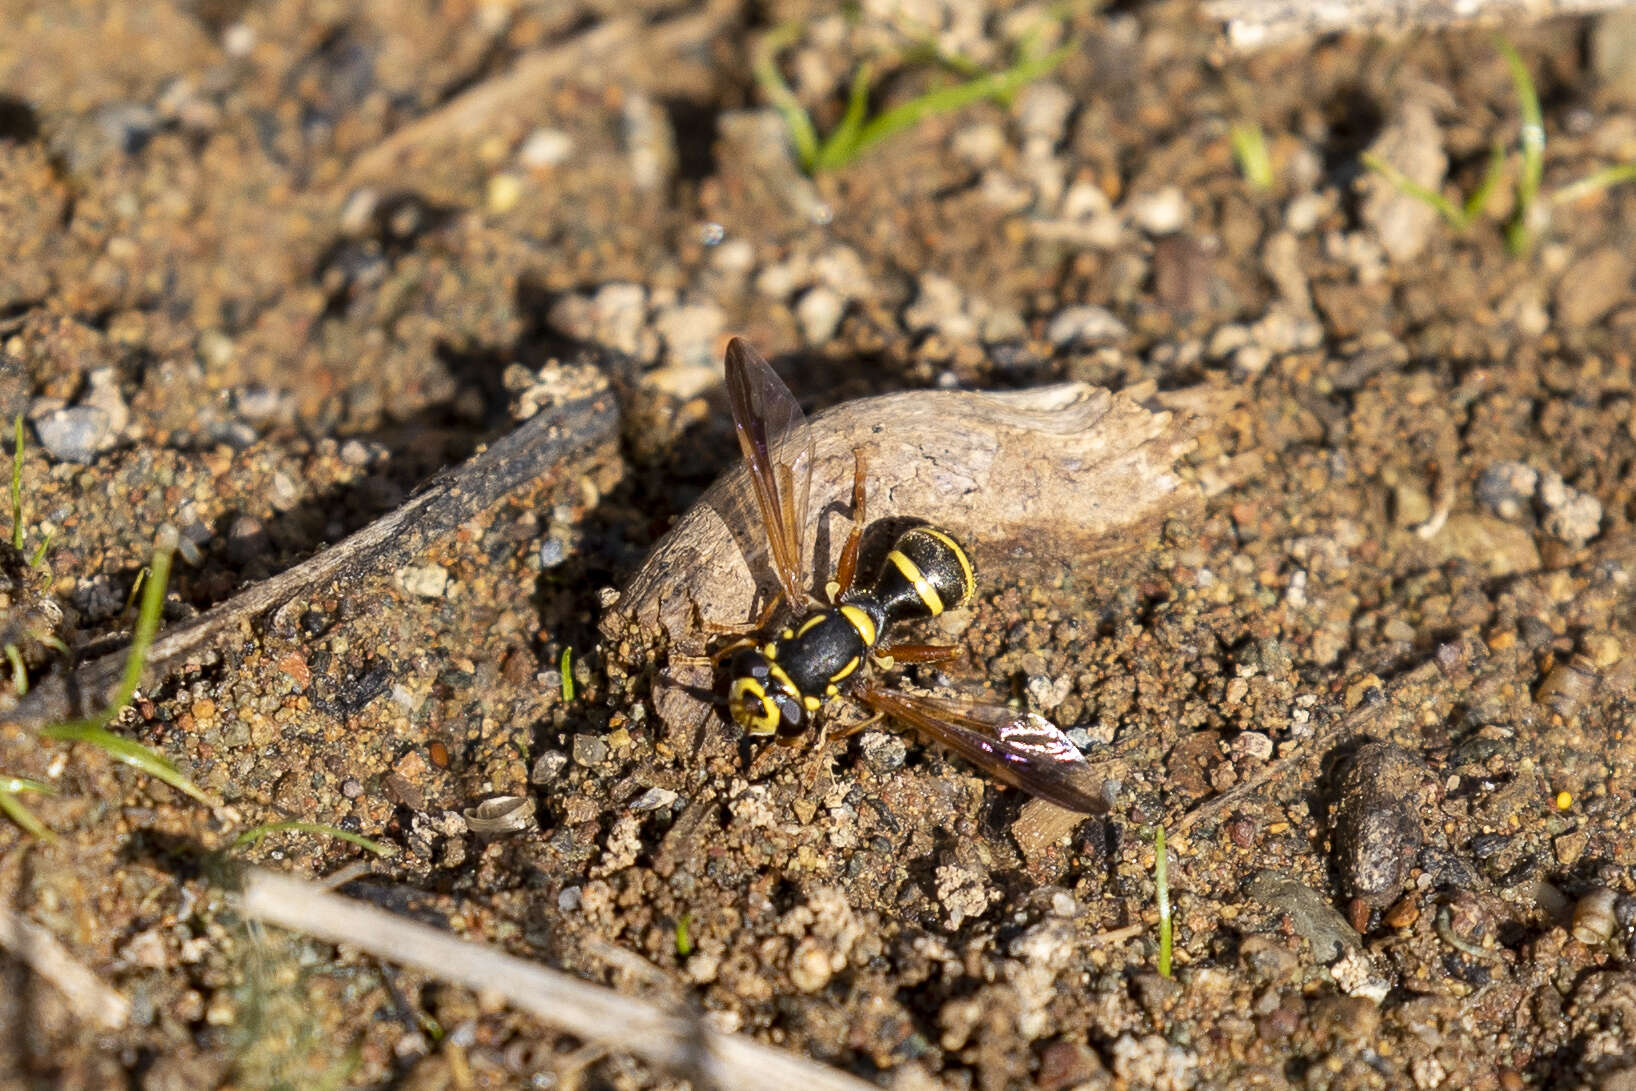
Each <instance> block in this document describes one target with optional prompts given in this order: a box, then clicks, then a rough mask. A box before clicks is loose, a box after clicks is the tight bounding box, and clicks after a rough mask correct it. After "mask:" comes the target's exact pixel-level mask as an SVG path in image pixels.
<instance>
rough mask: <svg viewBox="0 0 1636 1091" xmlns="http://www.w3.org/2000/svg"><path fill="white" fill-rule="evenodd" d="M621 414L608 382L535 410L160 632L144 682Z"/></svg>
mask: <svg viewBox="0 0 1636 1091" xmlns="http://www.w3.org/2000/svg"><path fill="white" fill-rule="evenodd" d="M618 420H619V411H618V407H617V405H616V404H615V401H614V397H613V394H612V393H611V392H610V391H609V390H608V389H607V388H606V387H601V388H599V389H597V390H595V391H593V392H591V393H587V394H583V395H581V396H579V397H575V398H571V399H569V400H567V401H564V402H563V403H562V404H561V405H558V406H556V407H554V408H550V409H546V410H543V411H541V412H540V413H539V414H538V415H537V416H534V417H532V418H530V419H529V420H527V421H525V422H524V423H523V424H522V425H520V426H519V427H517V428H515V429H513V430H512V431H511V432H509V433H507V434H506V435H505V436H502V437H501V438H500V439H499V440H497V441H496V442H495V443H494V444H493V445H491V446H490V447H489V448H488V449H487V450H485V451H483V452H482V453H480V454H478V455H475V456H474V457H472V458H470V459H468V460H467V461H466V462H464V463H463V464H461V465H460V466H458V467H455V468H454V469H452V470H448V471H446V472H444V473H443V474H441V475H439V476H437V477H435V478H433V479H432V481H431V483H430V484H429V485H427V486H426V488H425V489H424V490H423V491H422V492H420V493H419V494H417V495H416V496H414V497H413V498H412V499H410V500H409V501H408V502H407V503H405V504H404V505H403V506H401V507H399V508H397V509H396V510H395V511H392V512H389V513H388V514H386V515H383V516H381V517H380V518H379V519H377V520H375V521H374V522H373V523H371V524H369V525H368V526H367V527H364V528H363V529H362V530H360V531H358V532H356V533H355V534H352V535H351V536H350V537H348V538H346V539H345V540H343V541H341V542H339V543H337V544H336V545H334V546H331V547H330V548H329V549H326V550H324V551H323V552H322V553H319V554H318V555H317V556H314V557H311V558H309V559H307V560H305V561H303V562H301V563H300V564H298V565H296V566H295V567H294V568H291V569H289V570H287V571H284V572H281V573H279V574H278V575H276V576H273V577H272V578H270V579H266V580H263V581H262V582H261V583H258V584H256V585H255V586H253V587H249V588H246V589H245V590H244V591H241V592H240V593H239V594H237V595H235V596H233V597H232V598H231V599H228V600H227V601H226V602H224V603H221V604H220V605H218V606H215V607H212V608H211V609H210V610H207V611H205V612H204V613H203V614H200V615H199V616H198V617H195V618H192V619H191V620H188V621H185V622H183V623H181V624H180V625H174V626H172V627H171V628H169V629H167V630H165V631H164V632H163V633H161V634H160V635H159V637H158V639H156V640H155V641H154V642H153V647H152V648H151V649H150V650H149V653H148V663H147V670H146V672H145V674H144V684H145V685H153V684H155V683H156V682H158V681H159V680H161V679H163V678H165V677H166V676H167V675H169V674H171V673H173V672H174V671H176V670H177V669H179V668H180V667H181V666H182V665H183V664H184V663H186V662H189V661H198V660H200V659H201V658H202V657H204V656H206V655H208V654H210V653H212V652H213V651H214V650H215V649H216V647H217V646H219V645H220V644H222V643H223V642H225V641H227V640H229V639H234V638H236V636H237V634H238V632H239V628H240V626H241V625H244V624H246V623H248V622H250V621H253V620H255V619H257V618H259V617H261V616H262V615H264V614H266V613H268V612H269V611H272V610H275V609H277V608H278V607H280V606H283V605H285V604H286V603H289V602H291V601H293V600H295V599H297V598H304V597H307V596H309V595H311V594H313V593H314V592H315V591H317V590H318V589H320V588H322V587H325V586H327V585H329V584H330V583H332V582H334V581H338V580H347V581H351V582H356V581H359V580H362V579H365V578H366V577H369V576H371V575H377V574H380V573H385V572H391V571H392V570H393V569H395V568H397V567H399V566H400V565H402V564H403V563H404V562H405V561H407V560H408V559H410V558H412V557H413V556H414V555H415V554H417V553H419V552H420V551H421V550H422V549H424V548H425V547H426V546H427V545H429V544H430V543H431V542H433V541H436V540H437V539H439V538H441V537H443V536H444V535H446V534H450V533H452V532H453V531H454V530H455V529H456V528H457V527H459V526H460V525H461V524H462V523H464V522H466V521H467V520H469V519H471V518H472V517H474V516H475V515H477V514H478V513H479V512H481V511H483V510H484V509H485V508H487V507H488V506H490V505H491V504H493V503H495V502H496V501H498V500H499V499H500V498H501V497H503V496H505V495H506V494H507V493H509V492H511V491H512V490H514V489H517V488H520V487H522V486H523V485H526V484H529V483H531V482H534V481H536V480H538V479H540V478H544V477H555V476H556V475H560V474H562V473H564V472H565V470H566V468H567V467H569V466H571V465H572V464H573V462H574V460H575V458H576V457H577V456H580V455H583V454H585V453H586V452H589V451H590V450H592V449H594V448H595V447H597V446H599V445H600V444H602V443H604V442H608V441H611V440H613V439H614V438H615V436H616V435H617V431H618ZM124 670H125V652H124V651H123V650H122V651H118V652H113V653H110V654H108V655H104V656H101V657H99V658H97V659H93V660H91V661H90V662H88V663H84V664H81V665H80V666H79V667H78V668H77V669H75V670H74V671H73V672H72V673H70V674H68V675H67V677H63V676H61V675H58V676H54V677H51V678H47V679H45V680H44V681H43V682H41V683H40V685H38V686H36V687H35V688H34V689H33V690H31V691H30V692H29V694H28V696H27V697H25V698H24V699H23V700H22V701H20V702H19V703H18V704H17V706H16V707H15V708H13V709H12V710H11V711H10V712H7V713H4V714H0V719H3V720H5V721H7V722H11V723H15V724H18V725H19V726H21V727H24V728H33V729H37V728H39V727H42V726H44V725H45V724H48V723H52V722H54V721H58V720H63V719H67V718H69V717H71V716H76V715H83V714H84V713H85V712H87V711H88V710H90V709H94V708H101V707H103V705H104V704H105V703H106V700H107V696H108V694H109V693H111V692H112V691H113V689H114V687H115V686H117V685H118V683H119V680H120V676H121V675H122V674H123V673H124Z"/></svg>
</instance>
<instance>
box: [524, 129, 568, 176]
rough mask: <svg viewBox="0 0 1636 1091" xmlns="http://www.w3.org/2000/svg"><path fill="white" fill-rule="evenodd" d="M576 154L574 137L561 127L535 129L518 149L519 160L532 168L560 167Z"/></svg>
mask: <svg viewBox="0 0 1636 1091" xmlns="http://www.w3.org/2000/svg"><path fill="white" fill-rule="evenodd" d="M572 154H574V138H573V137H571V136H569V135H568V134H567V133H565V132H563V131H562V130H561V129H535V130H534V131H533V132H531V133H529V134H528V137H527V138H526V139H525V140H524V141H523V144H522V147H520V148H518V149H517V162H518V163H520V164H522V165H523V166H525V167H528V168H529V169H531V170H544V169H547V168H549V167H560V166H562V165H563V164H564V163H566V162H567V161H568V157H569V156H570V155H572Z"/></svg>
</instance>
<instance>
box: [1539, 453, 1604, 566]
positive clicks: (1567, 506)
mask: <svg viewBox="0 0 1636 1091" xmlns="http://www.w3.org/2000/svg"><path fill="white" fill-rule="evenodd" d="M1535 498H1536V499H1537V500H1538V501H1539V505H1540V508H1541V509H1542V510H1543V512H1544V514H1543V515H1542V516H1541V517H1540V527H1541V528H1542V529H1543V530H1544V531H1545V533H1547V534H1549V535H1550V536H1551V537H1553V538H1555V539H1556V540H1557V541H1559V542H1562V543H1563V544H1565V545H1568V546H1572V547H1574V548H1578V547H1579V546H1582V545H1584V544H1585V543H1586V542H1588V541H1590V540H1591V539H1592V538H1594V537H1596V536H1597V535H1598V534H1600V533H1601V530H1602V502H1601V501H1600V500H1598V499H1596V497H1594V496H1591V495H1590V494H1589V493H1583V492H1580V491H1579V490H1578V489H1576V488H1574V487H1573V486H1571V485H1569V484H1567V483H1566V482H1564V481H1563V480H1562V476H1561V475H1560V474H1558V473H1556V472H1555V471H1552V470H1546V471H1545V472H1543V473H1541V474H1540V477H1539V491H1538V493H1537V494H1536V496H1535Z"/></svg>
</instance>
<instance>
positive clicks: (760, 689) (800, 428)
mask: <svg viewBox="0 0 1636 1091" xmlns="http://www.w3.org/2000/svg"><path fill="white" fill-rule="evenodd" d="M726 372H727V396H728V402H729V404H730V406H731V409H732V414H733V426H734V429H735V431H736V432H737V433H738V441H739V447H740V449H741V450H742V451H743V453H744V462H745V465H746V467H747V468H748V471H749V475H750V481H751V484H752V488H753V491H754V493H755V499H756V506H757V508H758V509H759V511H760V514H761V520H762V524H763V527H764V528H765V530H766V535H767V547H768V554H769V556H770V558H771V560H772V566H773V569H774V574H775V575H776V576H777V578H778V585H779V590H778V592H777V593H776V594H775V595H774V596H773V597H772V599H771V601H770V602H769V604H768V608H767V610H766V611H764V613H763V615H762V617H761V618H760V619H758V621H757V622H756V623H754V625H753V628H756V629H759V628H761V627H763V626H764V625H765V623H766V622H767V621H768V620H770V619H771V617H772V616H773V613H774V611H775V610H777V609H778V607H779V604H780V602H782V603H783V604H784V606H785V607H787V608H788V609H790V610H791V611H797V610H802V611H803V612H802V613H801V615H800V616H798V617H796V618H794V619H793V620H792V621H791V622H790V623H789V624H788V625H786V626H785V627H783V628H781V629H779V630H778V631H777V632H776V634H775V635H773V636H772V637H771V639H768V640H766V641H765V642H764V643H762V644H759V645H757V644H755V643H754V642H753V641H742V642H740V643H738V644H734V645H731V646H729V648H728V649H726V651H725V652H723V653H721V657H726V656H730V658H729V659H728V667H727V682H726V685H727V704H728V711H729V712H730V713H731V715H732V718H733V720H734V722H735V723H737V724H738V725H739V726H740V727H742V728H743V729H744V731H745V732H746V733H747V734H749V735H751V736H760V737H768V736H770V737H773V738H775V739H777V740H778V741H780V742H785V743H795V742H798V741H799V740H800V739H801V738H803V737H804V736H805V735H806V734H807V732H808V731H809V730H810V729H811V728H812V726H813V724H814V722H815V721H816V720H817V718H818V716H819V714H820V713H821V712H822V710H823V708H824V705H825V704H826V702H827V701H828V700H829V699H830V698H833V697H837V696H839V695H841V694H851V695H853V696H856V697H858V698H860V699H861V700H862V701H863V702H864V703H865V704H866V705H868V706H869V707H870V708H871V709H872V710H873V711H874V713H875V714H876V716H877V717H884V718H888V719H892V720H896V721H899V722H901V723H904V724H907V725H909V726H910V727H913V728H915V729H916V730H918V731H920V732H921V733H922V734H924V735H926V736H927V737H928V738H930V739H931V740H933V741H934V742H937V743H940V744H942V745H943V746H945V747H947V748H949V749H950V750H953V751H954V752H955V753H957V754H959V755H960V756H961V757H963V758H965V759H966V760H967V761H970V762H971V763H972V764H974V765H976V766H978V767H979V768H981V769H983V770H984V771H986V772H988V773H989V774H990V775H992V776H994V777H996V778H997V779H999V780H1001V781H1003V782H1004V783H1006V784H1009V785H1011V786H1012V787H1015V788H1021V789H1023V790H1024V791H1027V792H1031V793H1032V794H1034V795H1036V796H1039V797H1040V798H1041V799H1045V800H1049V801H1050V802H1052V803H1055V804H1057V805H1058V806H1060V807H1066V808H1067V809H1069V810H1072V811H1079V812H1083V813H1087V814H1089V813H1093V812H1101V811H1105V810H1107V809H1108V804H1107V801H1106V799H1105V798H1104V795H1103V792H1102V781H1101V778H1099V777H1097V776H1096V775H1095V774H1094V772H1093V771H1092V769H1091V766H1090V763H1088V762H1087V761H1086V760H1085V757H1084V755H1083V754H1081V753H1080V752H1079V749H1078V748H1077V747H1075V746H1074V744H1073V743H1072V742H1070V741H1069V739H1068V737H1067V736H1066V735H1064V734H1063V733H1062V731H1061V730H1060V729H1059V728H1058V727H1057V726H1056V725H1055V724H1053V723H1051V722H1050V721H1049V720H1047V719H1045V718H1044V717H1043V716H1039V715H1037V714H1035V713H1031V712H1022V711H1019V710H1017V709H1014V708H1010V707H1008V706H1006V705H1003V704H996V703H990V702H984V701H979V700H975V699H971V698H966V697H961V698H941V697H929V696H922V695H919V694H913V693H908V692H904V691H902V690H897V689H892V688H889V687H886V686H883V685H881V684H879V683H878V682H876V681H874V680H873V679H872V678H871V677H869V670H868V669H867V668H868V666H869V664H870V663H871V662H873V663H875V664H876V665H878V666H880V667H882V668H883V669H889V668H890V666H891V665H892V664H894V663H897V662H905V663H916V662H918V663H929V662H935V661H938V660H943V659H949V658H952V657H953V656H954V654H955V653H956V649H955V648H953V647H944V646H939V645H931V644H913V643H900V642H893V641H891V640H889V639H888V634H889V632H890V630H892V629H893V628H895V627H897V626H899V625H901V624H903V623H905V622H911V621H917V620H924V619H927V618H934V617H937V616H938V615H939V614H941V613H943V612H944V611H945V610H948V609H951V608H953V607H956V606H962V605H965V604H966V603H968V602H970V601H971V599H972V597H973V595H974V594H975V593H976V590H977V580H976V574H975V570H974V568H973V565H972V561H971V558H970V556H969V555H968V554H967V553H966V550H965V548H964V547H963V546H961V545H960V543H959V542H958V541H956V540H955V538H954V536H953V535H951V534H949V533H947V532H945V531H943V530H939V529H938V528H936V527H933V526H915V527H911V528H910V529H908V530H906V531H904V532H903V533H902V534H901V535H899V536H898V538H897V540H896V541H895V542H894V543H893V545H892V548H891V550H890V551H889V552H888V553H887V555H886V558H885V560H884V561H883V562H882V564H881V568H880V571H879V573H878V574H877V575H876V576H875V578H874V580H873V581H872V582H869V583H860V582H858V581H857V579H856V577H857V566H858V549H859V545H860V543H861V541H862V538H863V528H864V523H865V511H864V501H865V468H864V459H863V456H862V454H861V453H859V452H855V453H854V473H853V482H852V509H851V515H852V530H851V533H850V534H849V536H848V538H847V540H846V543H845V545H844V546H843V548H842V551H841V556H840V560H839V562H838V563H837V565H836V572H835V579H834V580H833V581H831V582H830V583H829V584H828V585H827V586H826V589H825V590H826V595H827V601H824V600H820V599H818V598H817V597H816V596H813V595H810V594H809V593H808V591H807V587H808V573H807V568H806V565H805V558H806V556H807V554H806V551H805V540H806V527H807V521H808V510H809V509H808V500H809V498H810V494H811V484H812V464H813V461H814V458H813V444H812V433H811V430H810V428H809V427H808V425H807V421H806V417H805V416H804V415H803V414H802V412H801V407H800V405H799V404H797V402H796V400H795V397H794V395H792V394H791V393H790V391H789V388H787V387H786V386H785V385H784V383H783V381H782V380H780V379H779V378H778V375H777V374H776V373H775V372H774V371H773V369H772V367H771V366H770V365H769V364H768V363H767V361H766V360H765V359H763V358H762V357H761V355H760V354H759V353H758V352H756V350H755V349H753V348H751V347H750V346H749V345H748V344H747V343H746V342H745V341H744V340H743V339H741V338H737V337H735V338H733V339H732V340H731V341H730V342H728V345H727V356H726ZM803 608H804V609H803Z"/></svg>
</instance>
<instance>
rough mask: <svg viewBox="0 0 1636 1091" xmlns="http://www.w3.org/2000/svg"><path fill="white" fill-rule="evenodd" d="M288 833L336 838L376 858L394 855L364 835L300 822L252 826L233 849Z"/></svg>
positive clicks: (234, 843) (388, 849) (379, 843)
mask: <svg viewBox="0 0 1636 1091" xmlns="http://www.w3.org/2000/svg"><path fill="white" fill-rule="evenodd" d="M287 831H294V832H296V833H311V834H317V835H318V836H320V837H334V838H336V839H337V840H341V841H345V842H347V843H348V844H352V845H357V846H358V847H359V848H361V849H363V850H364V851H366V852H372V853H374V854H375V855H376V856H391V855H392V853H393V849H392V846H391V845H386V844H382V843H381V842H379V841H373V840H371V839H370V838H367V837H364V836H363V835H362V834H356V833H351V832H349V831H347V830H343V829H341V828H339V827H337V826H326V825H325V824H323V823H322V822H298V821H289V822H267V823H264V824H263V825H260V826H252V827H250V828H249V829H247V830H245V831H244V832H243V833H241V834H239V835H238V837H236V838H234V840H233V847H234V848H236V849H243V848H250V847H251V846H253V845H255V844H256V843H257V842H259V841H260V840H261V839H262V838H264V837H266V836H268V835H269V834H274V833H284V832H287Z"/></svg>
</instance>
